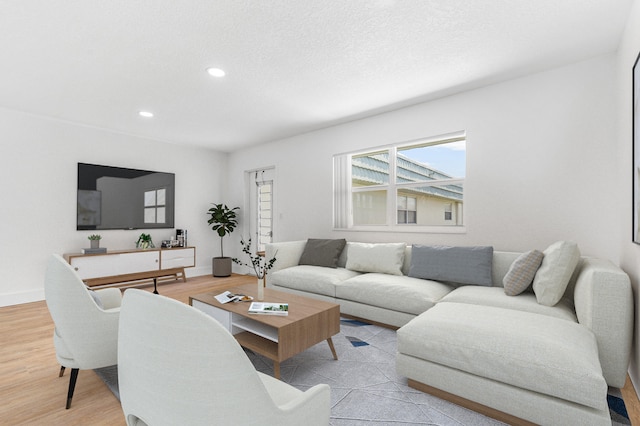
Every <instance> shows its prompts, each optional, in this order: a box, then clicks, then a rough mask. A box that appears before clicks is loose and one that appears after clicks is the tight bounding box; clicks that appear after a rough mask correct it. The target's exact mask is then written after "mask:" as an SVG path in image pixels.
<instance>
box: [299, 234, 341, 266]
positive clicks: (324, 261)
mask: <svg viewBox="0 0 640 426" xmlns="http://www.w3.org/2000/svg"><path fill="white" fill-rule="evenodd" d="M346 244H347V240H345V239H344V238H343V239H339V240H323V239H315V238H309V239H308V240H307V244H306V245H305V247H304V251H303V252H302V256H300V260H299V261H298V265H313V266H325V267H327V268H337V267H338V258H339V257H340V254H342V250H343V249H344V246H345V245H346Z"/></svg>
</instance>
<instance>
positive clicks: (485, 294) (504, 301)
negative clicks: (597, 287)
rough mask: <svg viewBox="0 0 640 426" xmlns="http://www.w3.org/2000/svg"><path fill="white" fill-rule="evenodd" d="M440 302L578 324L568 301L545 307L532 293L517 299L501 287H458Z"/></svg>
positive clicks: (564, 300)
mask: <svg viewBox="0 0 640 426" xmlns="http://www.w3.org/2000/svg"><path fill="white" fill-rule="evenodd" d="M441 301H442V302H454V303H468V304H471V305H482V306H494V307H496V308H505V309H514V310H517V311H523V312H531V313H533V314H541V315H548V316H551V317H554V318H560V319H565V320H567V321H571V322H578V319H577V318H576V314H575V311H574V310H573V305H572V304H571V302H570V300H568V299H563V300H562V301H560V303H558V304H556V305H555V306H545V305H541V304H539V303H538V301H537V300H536V296H535V294H533V293H525V294H521V295H520V296H518V297H511V296H508V295H506V294H505V293H504V291H503V290H502V288H501V287H479V286H472V285H467V286H463V287H458V288H457V289H455V290H453V291H452V292H451V293H449V294H447V295H446V296H445V297H443V298H442V300H441Z"/></svg>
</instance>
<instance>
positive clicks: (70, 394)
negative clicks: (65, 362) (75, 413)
mask: <svg viewBox="0 0 640 426" xmlns="http://www.w3.org/2000/svg"><path fill="white" fill-rule="evenodd" d="M63 368H64V367H63ZM78 371H79V370H78V369H77V368H72V369H71V377H70V378H69V392H67V410H68V409H69V407H71V399H72V398H73V391H74V390H75V388H76V380H78Z"/></svg>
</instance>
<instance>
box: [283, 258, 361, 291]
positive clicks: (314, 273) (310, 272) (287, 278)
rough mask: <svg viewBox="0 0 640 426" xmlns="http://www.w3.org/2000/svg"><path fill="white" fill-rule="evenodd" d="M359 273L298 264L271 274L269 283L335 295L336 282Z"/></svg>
mask: <svg viewBox="0 0 640 426" xmlns="http://www.w3.org/2000/svg"><path fill="white" fill-rule="evenodd" d="M357 275H360V274H359V273H358V272H354V271H350V270H348V269H344V268H336V269H333V268H325V267H322V266H312V265H299V266H292V267H291V268H286V269H281V270H279V271H276V272H274V273H273V274H271V280H270V283H271V284H272V285H279V286H281V287H286V288H292V289H295V290H301V291H307V292H309V293H315V294H322V295H325V296H330V297H335V296H336V284H339V283H341V282H342V281H344V280H347V279H349V278H353V277H355V276H357Z"/></svg>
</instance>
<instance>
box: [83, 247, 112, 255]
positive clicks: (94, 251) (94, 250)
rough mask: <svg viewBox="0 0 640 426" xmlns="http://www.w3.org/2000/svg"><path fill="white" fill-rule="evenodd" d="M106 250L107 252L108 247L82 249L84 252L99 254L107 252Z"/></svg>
mask: <svg viewBox="0 0 640 426" xmlns="http://www.w3.org/2000/svg"><path fill="white" fill-rule="evenodd" d="M106 252H107V249H106V248H105V247H98V248H83V249H82V254H98V253H106Z"/></svg>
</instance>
